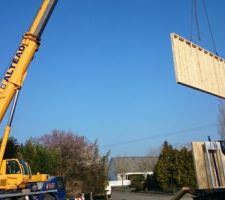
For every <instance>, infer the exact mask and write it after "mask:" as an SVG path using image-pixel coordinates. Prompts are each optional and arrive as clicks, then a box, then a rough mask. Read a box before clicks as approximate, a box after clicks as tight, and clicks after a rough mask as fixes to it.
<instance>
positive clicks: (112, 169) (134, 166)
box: [108, 156, 158, 181]
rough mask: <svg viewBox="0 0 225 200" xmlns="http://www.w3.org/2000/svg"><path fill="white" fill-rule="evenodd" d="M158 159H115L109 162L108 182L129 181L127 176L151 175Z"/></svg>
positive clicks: (150, 157) (152, 157) (151, 157)
mask: <svg viewBox="0 0 225 200" xmlns="http://www.w3.org/2000/svg"><path fill="white" fill-rule="evenodd" d="M157 160H158V157H154V156H149V157H115V158H111V160H110V162H109V169H108V177H109V181H121V180H129V175H134V174H142V175H144V176H145V177H146V176H147V175H148V174H153V170H154V167H155V165H156V162H157Z"/></svg>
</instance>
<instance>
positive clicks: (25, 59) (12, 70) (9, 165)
mask: <svg viewBox="0 0 225 200" xmlns="http://www.w3.org/2000/svg"><path fill="white" fill-rule="evenodd" d="M56 3H57V0H43V2H42V4H41V7H40V9H39V10H38V12H37V14H36V17H35V18H34V21H33V23H32V24H31V26H30V28H29V30H28V32H26V33H25V34H24V35H23V37H22V40H21V43H20V45H19V47H18V49H17V51H16V53H15V55H14V57H13V58H12V60H11V64H10V66H9V67H8V69H7V71H6V73H5V74H4V76H3V78H2V80H1V82H0V121H2V119H3V118H4V116H5V114H6V111H7V109H8V108H9V107H10V104H11V103H12V107H11V111H10V115H9V119H8V122H7V124H6V127H5V129H4V134H3V137H2V142H1V147H0V199H7V200H9V199H10V200H11V199H12V200H13V199H27V198H29V199H57V200H58V199H65V189H64V184H63V180H62V178H61V177H49V176H48V175H47V174H35V175H33V174H32V172H31V169H30V166H29V164H28V163H27V162H25V161H23V160H18V159H16V158H15V159H3V158H4V154H5V151H6V145H7V141H8V139H9V135H10V130H11V125H12V121H13V117H14V113H15V109H16V104H17V101H18V96H19V93H20V90H21V88H22V85H23V82H24V79H25V77H26V74H27V70H28V67H29V64H30V62H31V61H32V59H33V57H34V54H35V52H37V50H38V48H39V46H40V39H41V35H42V33H43V31H44V29H45V26H46V24H47V22H48V19H49V18H50V16H51V14H52V11H53V10H54V7H55V5H56Z"/></svg>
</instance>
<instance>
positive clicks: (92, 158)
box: [41, 130, 106, 195]
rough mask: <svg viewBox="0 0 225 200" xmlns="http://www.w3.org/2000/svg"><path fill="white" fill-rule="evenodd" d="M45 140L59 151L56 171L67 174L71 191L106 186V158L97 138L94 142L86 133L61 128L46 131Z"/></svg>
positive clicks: (90, 190) (88, 190) (59, 173)
mask: <svg viewBox="0 0 225 200" xmlns="http://www.w3.org/2000/svg"><path fill="white" fill-rule="evenodd" d="M41 142H42V144H43V145H45V146H46V147H47V148H48V149H50V150H51V149H53V150H54V151H56V150H57V151H58V152H59V155H60V158H59V164H58V167H57V168H56V169H55V174H58V175H60V176H62V177H64V178H65V180H66V182H67V184H66V185H67V187H68V188H67V192H68V193H70V194H71V195H77V193H80V192H79V191H82V192H93V193H95V192H96V191H97V190H98V191H99V188H102V189H103V190H104V184H105V181H106V180H104V178H105V179H106V176H105V174H104V169H105V162H106V159H105V158H104V156H103V157H100V156H99V153H98V145H97V142H94V143H91V142H89V141H88V140H87V139H86V138H85V137H83V136H78V135H76V134H74V133H73V132H71V131H67V132H66V131H61V130H53V131H52V132H50V133H49V134H46V135H44V136H43V137H42V138H41ZM98 180H99V181H98ZM81 187H82V188H81Z"/></svg>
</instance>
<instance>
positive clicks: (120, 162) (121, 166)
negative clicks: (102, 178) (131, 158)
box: [113, 157, 128, 188]
mask: <svg viewBox="0 0 225 200" xmlns="http://www.w3.org/2000/svg"><path fill="white" fill-rule="evenodd" d="M115 161H116V162H114V166H113V169H114V173H115V174H117V175H119V176H120V177H121V180H122V187H123V188H124V184H123V181H124V177H125V175H126V172H127V170H128V164H127V162H126V159H124V158H123V157H121V158H117V159H116V160H115Z"/></svg>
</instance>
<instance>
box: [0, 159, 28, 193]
mask: <svg viewBox="0 0 225 200" xmlns="http://www.w3.org/2000/svg"><path fill="white" fill-rule="evenodd" d="M0 173H1V176H0V177H1V178H0V189H6V188H7V189H17V188H25V184H26V183H27V182H29V180H30V179H31V176H32V175H31V171H30V167H29V166H28V165H27V164H26V163H25V162H24V161H22V160H18V159H5V160H3V161H2V165H1V169H0Z"/></svg>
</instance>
